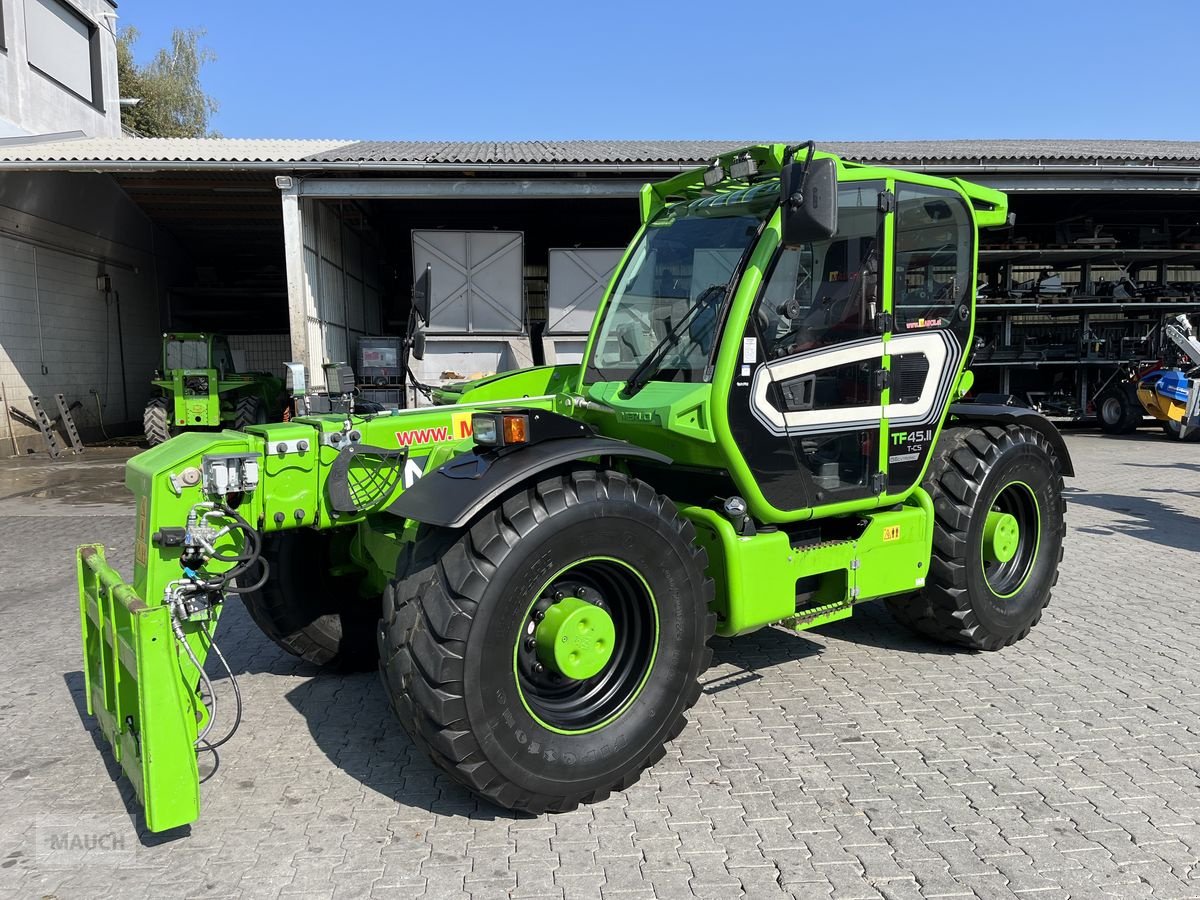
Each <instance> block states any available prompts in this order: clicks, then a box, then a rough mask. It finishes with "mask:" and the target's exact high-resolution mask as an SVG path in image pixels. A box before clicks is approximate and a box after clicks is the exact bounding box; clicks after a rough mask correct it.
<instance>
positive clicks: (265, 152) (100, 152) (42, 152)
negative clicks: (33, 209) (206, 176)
mask: <svg viewBox="0 0 1200 900" xmlns="http://www.w3.org/2000/svg"><path fill="white" fill-rule="evenodd" d="M347 143H348V142H347V141H335V140H327V141H321V140H247V139H244V138H138V137H119V138H80V139H75V140H66V141H62V140H59V141H47V142H45V143H40V144H34V143H20V144H12V145H7V146H6V145H5V144H4V142H3V141H0V160H7V161H12V162H150V161H154V162H230V163H238V162H293V161H295V160H300V159H304V158H305V157H308V156H312V155H313V154H316V153H322V152H325V151H328V150H333V149H335V148H337V147H341V146H343V145H345V144H347Z"/></svg>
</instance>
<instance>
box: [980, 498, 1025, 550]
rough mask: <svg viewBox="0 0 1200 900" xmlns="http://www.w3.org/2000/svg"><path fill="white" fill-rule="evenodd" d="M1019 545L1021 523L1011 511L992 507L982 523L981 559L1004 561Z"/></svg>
mask: <svg viewBox="0 0 1200 900" xmlns="http://www.w3.org/2000/svg"><path fill="white" fill-rule="evenodd" d="M1020 546H1021V524H1020V522H1018V521H1017V517H1016V516H1014V515H1013V514H1012V513H1006V512H1000V510H998V509H993V510H991V511H989V512H988V516H987V521H986V522H984V525H983V561H984V562H985V563H998V562H999V563H1005V562H1008V561H1009V560H1010V559H1012V558H1013V557H1014V556H1016V555H1017V550H1018V549H1020Z"/></svg>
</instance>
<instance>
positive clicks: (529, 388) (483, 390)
mask: <svg viewBox="0 0 1200 900" xmlns="http://www.w3.org/2000/svg"><path fill="white" fill-rule="evenodd" d="M579 369H580V367H579V365H578V364H576V365H564V366H536V367H535V368H532V369H520V370H518V371H516V372H501V373H499V374H497V375H489V376H488V377H487V378H478V379H476V380H475V381H464V382H461V383H459V384H452V385H447V386H445V387H440V388H434V390H433V402H434V403H436V404H438V405H439V406H444V405H448V404H452V403H486V402H487V401H489V400H506V401H508V402H510V403H511V402H513V401H518V400H521V399H522V398H524V397H543V396H546V395H548V394H559V393H563V392H564V391H567V390H569V389H570V388H571V387H572V386H573V385H574V384H575V383H576V381H577V380H578V378H579Z"/></svg>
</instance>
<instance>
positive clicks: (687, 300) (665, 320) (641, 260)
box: [587, 195, 777, 382]
mask: <svg viewBox="0 0 1200 900" xmlns="http://www.w3.org/2000/svg"><path fill="white" fill-rule="evenodd" d="M776 196H777V195H776ZM694 207H695V204H690V205H689V204H679V205H677V206H675V207H670V208H668V209H666V210H664V211H663V212H662V213H661V214H660V215H659V216H658V217H657V218H656V219H654V221H652V222H651V223H650V224H649V225H647V226H646V230H645V232H644V233H643V234H642V237H641V239H640V240H639V242H638V244H637V246H636V247H634V249H633V252H632V253H631V254H630V257H629V263H628V264H627V265H626V266H625V269H624V271H622V273H621V277H620V278H619V279H618V280H617V284H616V287H615V288H614V289H613V294H612V297H611V299H610V300H609V301H608V304H607V306H606V307H605V309H604V318H603V321H602V322H601V324H600V332H599V334H598V335H597V336H596V342H595V346H594V347H593V349H592V358H591V360H590V361H589V364H588V373H587V377H588V380H589V381H623V380H625V379H627V378H628V377H629V376H630V375H631V374H632V373H633V372H634V370H636V369H637V367H638V366H639V365H640V364H641V363H642V361H643V360H644V359H646V357H647V356H649V355H650V354H651V352H653V351H654V350H655V348H656V346H657V345H658V344H659V343H660V342H661V341H663V340H664V338H666V336H667V335H668V334H669V333H670V331H671V329H672V327H673V326H675V325H677V324H678V323H680V321H681V320H682V318H683V317H684V316H686V315H687V314H688V311H689V309H691V307H692V306H693V305H696V301H697V300H698V299H700V298H701V297H702V296H705V295H707V296H706V298H705V300H704V301H702V304H703V307H704V308H703V309H702V310H699V311H696V312H694V313H693V315H692V318H691V319H690V321H688V323H687V327H686V329H684V330H682V334H681V336H680V339H679V340H678V341H677V342H676V343H675V346H673V347H672V348H671V349H670V351H669V352H667V353H666V354H665V355H664V356H663V358H662V360H661V362H660V363H659V364H658V365H657V366H656V367H655V372H654V373H653V374H652V375H651V376H650V377H651V379H652V380H655V381H689V382H690V381H702V380H704V377H705V370H706V369H707V368H708V366H709V356H710V351H711V350H712V345H713V341H714V339H715V337H716V331H717V329H716V325H717V317H718V315H719V311H720V302H719V301H718V302H716V303H712V302H709V299H708V298H712V297H713V296H714V295H719V296H723V295H724V293H725V292H726V290H727V289H728V287H729V283H730V281H732V280H733V277H734V275H735V274H736V273H737V271H738V269H739V267H740V263H741V260H742V257H743V256H745V255H746V254H747V253H748V252H749V250H750V248H751V247H752V246H753V244H754V240H755V238H756V237H757V236H758V232H759V229H760V228H761V226H762V223H763V221H764V220H765V219H766V217H767V215H768V214H769V213H770V212H771V210H772V208H773V204H771V203H763V202H758V203H755V204H753V205H751V204H730V205H728V206H726V207H724V208H722V209H719V210H713V209H696V208H694Z"/></svg>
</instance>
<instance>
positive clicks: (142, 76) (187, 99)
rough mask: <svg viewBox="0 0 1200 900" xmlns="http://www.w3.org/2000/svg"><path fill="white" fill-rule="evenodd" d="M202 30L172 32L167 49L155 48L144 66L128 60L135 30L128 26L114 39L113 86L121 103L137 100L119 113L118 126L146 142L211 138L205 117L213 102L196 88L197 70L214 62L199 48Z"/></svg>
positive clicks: (214, 108)
mask: <svg viewBox="0 0 1200 900" xmlns="http://www.w3.org/2000/svg"><path fill="white" fill-rule="evenodd" d="M203 36H204V30H203V29H200V28H176V29H175V31H174V32H173V33H172V34H171V48H170V50H167V49H165V48H164V49H160V50H159V51H158V53H156V54H155V55H154V59H152V60H151V61H150V62H149V63H147V64H146V65H144V66H139V65H138V64H137V62H136V61H135V60H134V58H133V45H134V43H136V42H137V39H138V31H137V29H136V28H134V27H133V26H132V25H127V26H126V27H124V28H122V29H121V32H120V34H118V35H117V81H118V85H119V88H120V91H121V96H122V97H124V98H132V99H136V100H138V101H140V102H139V103H138V104H137V105H136V106H132V107H130V106H123V107H122V108H121V124H122V125H123V126H125V127H126V128H129V129H132V130H133V131H135V132H137V133H138V134H141V135H144V136H145V137H213V136H215V135H214V134H213V133H212V132H210V131H209V130H208V120H209V117H210V116H211V115H212V114H213V113H215V112H216V111H217V101H216V100H214V99H213V98H212V97H210V96H209V95H208V94H206V93H205V92H204V88H202V87H201V86H200V69H201V68H202V67H203V66H204V64H205V63H209V62H213V61H214V60H215V59H216V58H217V57H216V54H215V53H213V52H212V51H211V50H209V49H208V48H206V47H201V46H200V38H202V37H203Z"/></svg>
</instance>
